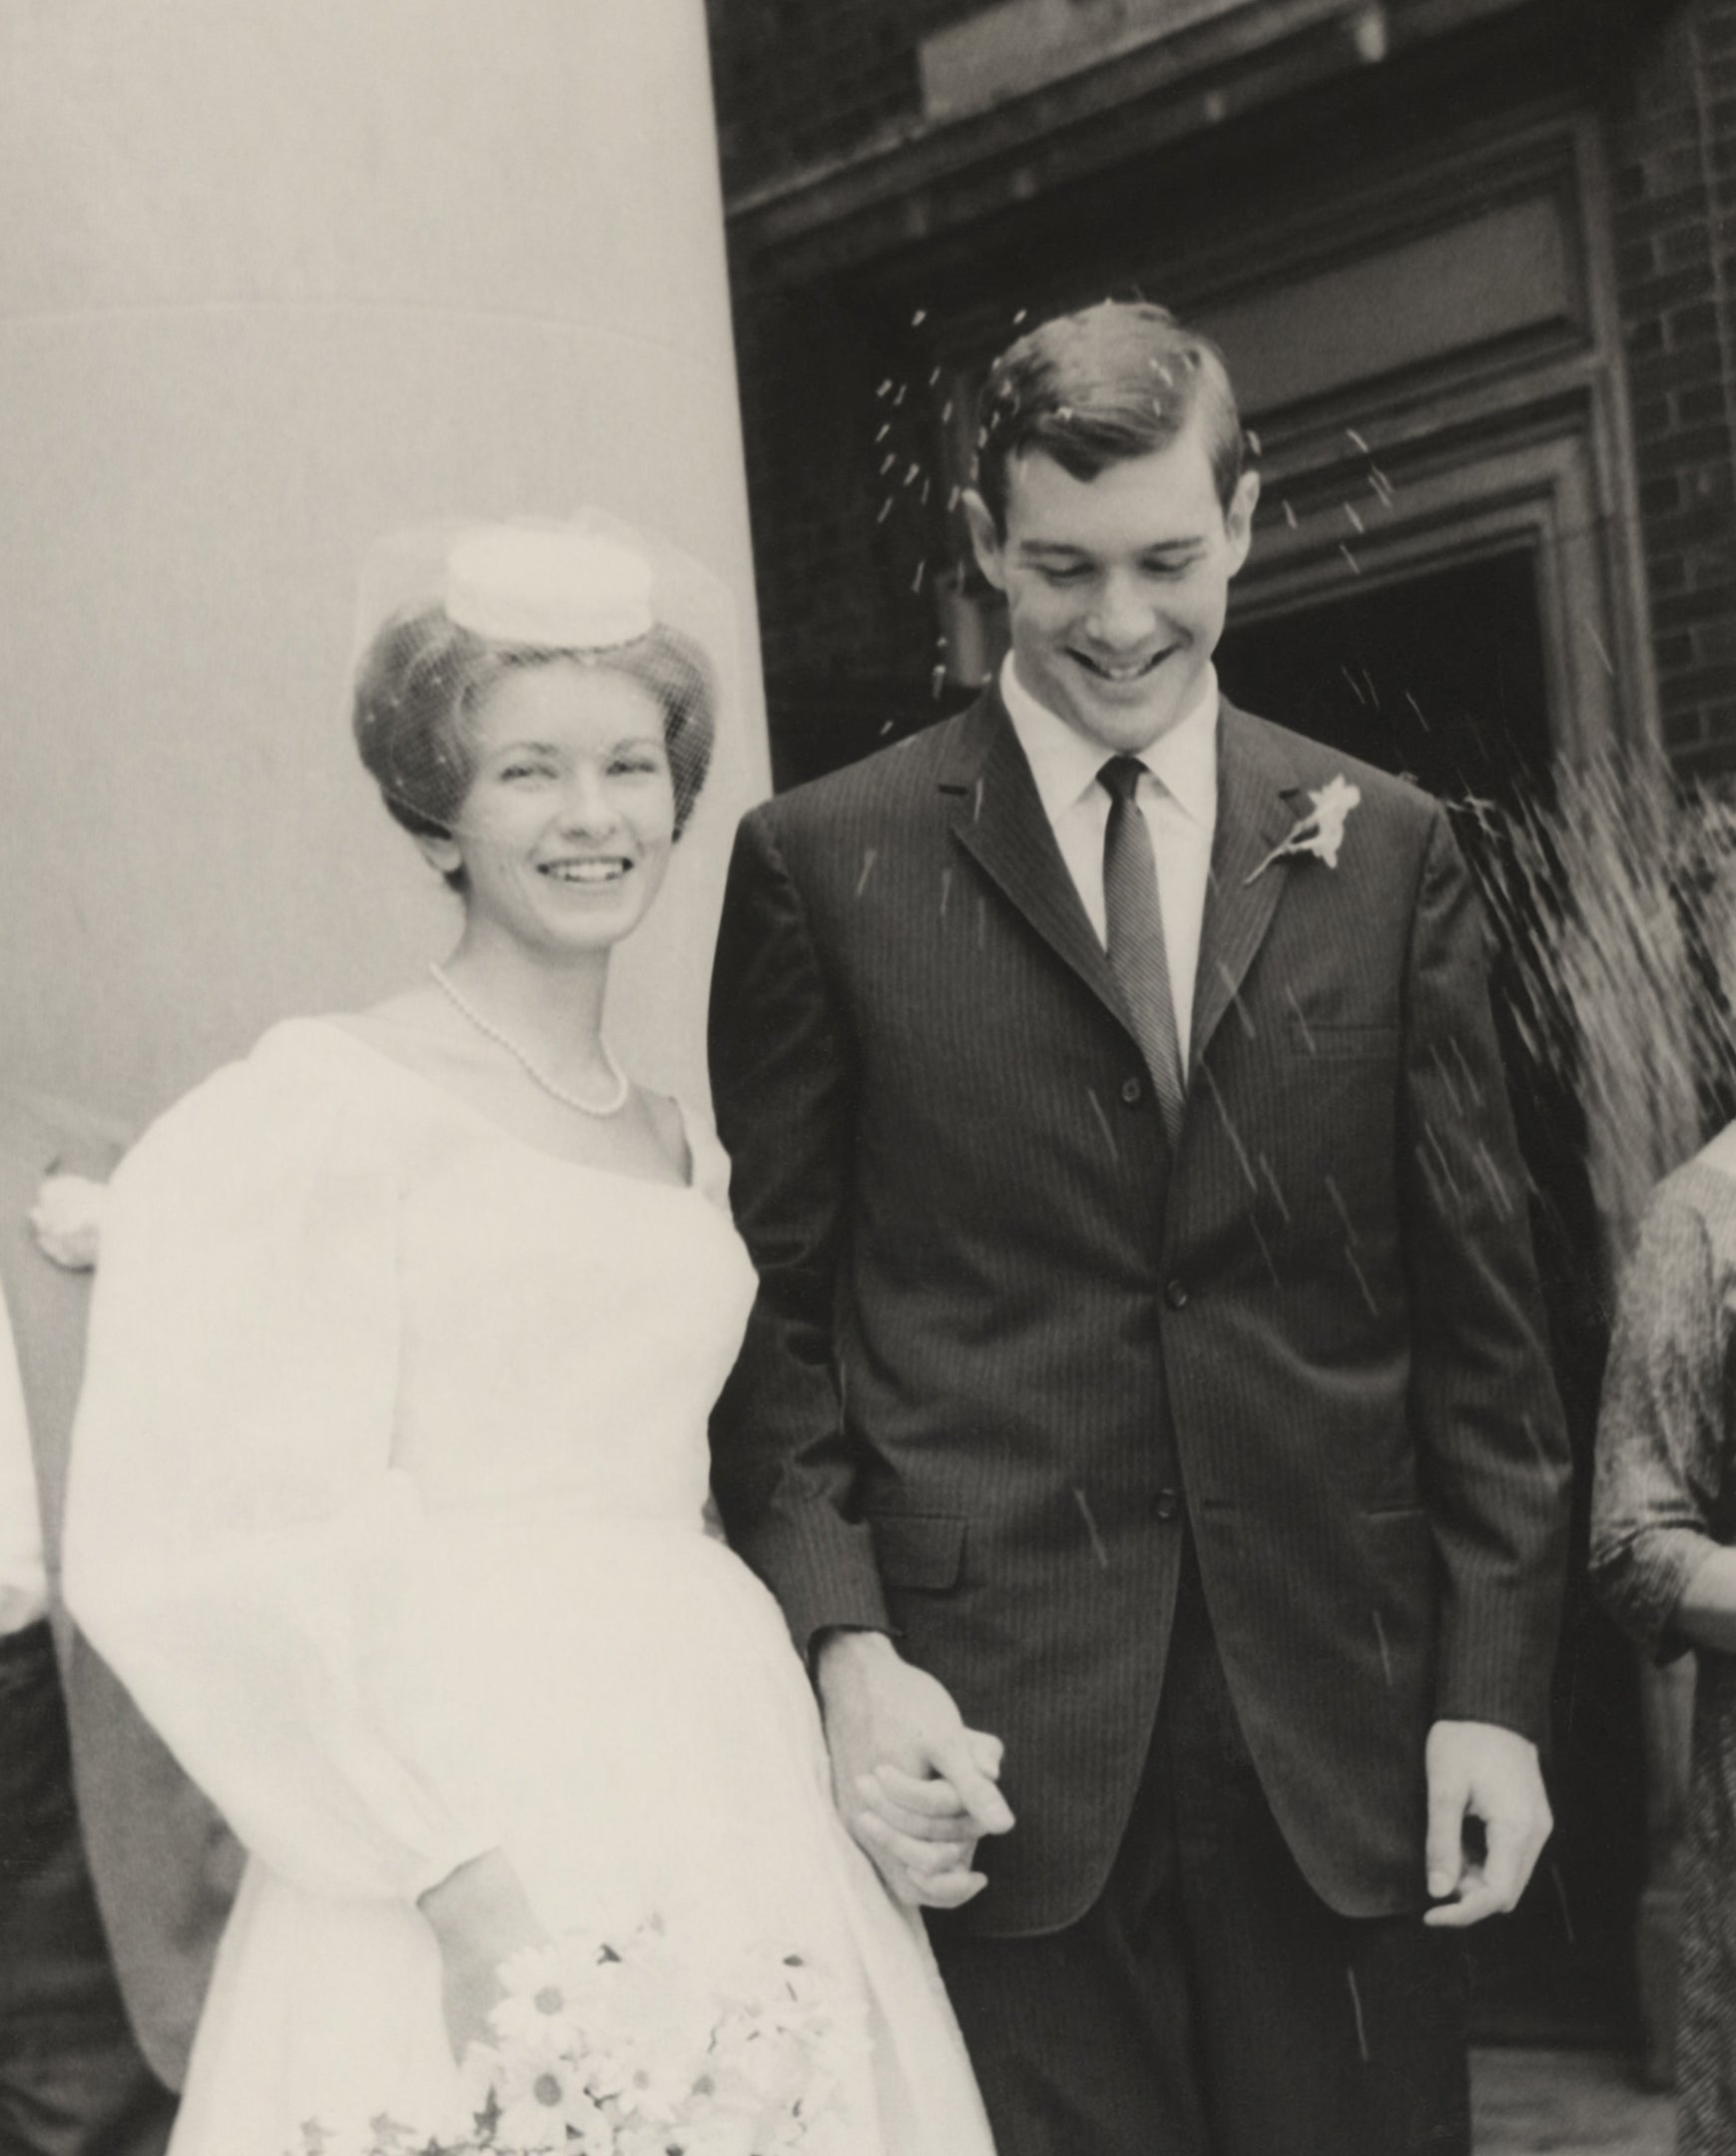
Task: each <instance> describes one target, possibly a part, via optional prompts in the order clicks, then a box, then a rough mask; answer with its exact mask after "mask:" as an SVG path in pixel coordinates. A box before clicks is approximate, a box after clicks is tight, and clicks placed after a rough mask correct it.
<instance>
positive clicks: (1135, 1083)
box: [1121, 1078, 1145, 1108]
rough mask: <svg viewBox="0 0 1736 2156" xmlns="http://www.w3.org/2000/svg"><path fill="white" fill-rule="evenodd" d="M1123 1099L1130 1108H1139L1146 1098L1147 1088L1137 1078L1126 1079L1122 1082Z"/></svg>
mask: <svg viewBox="0 0 1736 2156" xmlns="http://www.w3.org/2000/svg"><path fill="white" fill-rule="evenodd" d="M1121 1098H1122V1099H1123V1100H1124V1101H1125V1102H1126V1103H1127V1105H1128V1107H1129V1108H1137V1107H1138V1106H1139V1104H1140V1102H1141V1101H1142V1100H1143V1099H1144V1098H1145V1088H1144V1086H1142V1085H1141V1084H1140V1082H1139V1080H1138V1079H1137V1078H1124V1079H1122V1081H1121Z"/></svg>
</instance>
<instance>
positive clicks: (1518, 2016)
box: [1218, 549, 1643, 2042]
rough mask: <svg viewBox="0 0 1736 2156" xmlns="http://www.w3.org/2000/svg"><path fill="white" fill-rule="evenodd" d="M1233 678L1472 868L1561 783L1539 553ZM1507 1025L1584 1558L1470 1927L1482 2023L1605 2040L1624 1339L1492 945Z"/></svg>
mask: <svg viewBox="0 0 1736 2156" xmlns="http://www.w3.org/2000/svg"><path fill="white" fill-rule="evenodd" d="M1231 618H1232V627H1231V629H1230V631H1229V633H1228V634H1227V635H1226V637H1225V639H1224V642H1223V645H1222V647H1221V649H1220V651H1219V655H1218V663H1219V671H1220V674H1221V676H1222V680H1223V686H1224V691H1225V694H1226V695H1227V696H1229V697H1230V698H1231V700H1232V701H1233V702H1235V703H1237V704H1240V705H1242V706H1243V707H1244V708H1245V709H1247V710H1250V711H1255V712H1258V713H1260V714H1261V715H1262V716H1264V717H1268V718H1271V719H1275V720H1277V721H1278V722H1280V723H1281V724H1283V725H1286V726H1290V727H1294V728H1296V729H1297V730H1298V731H1299V732H1301V733H1304V734H1309V735H1312V736H1313V737H1314V738H1315V739H1316V740H1319V741H1324V742H1329V743H1331V744H1332V745H1333V746H1334V747H1336V748H1339V749H1342V750H1343V751H1344V752H1345V753H1346V754H1347V755H1350V756H1356V757H1360V758H1361V759H1363V760H1364V761H1365V762H1367V763H1370V764H1374V765H1377V766H1380V767H1382V768H1383V769H1385V770H1387V771H1391V772H1402V773H1405V774H1407V775H1409V776H1410V777H1411V778H1413V779H1414V780H1415V781H1416V782H1417V783H1418V784H1419V785H1420V786H1423V787H1425V788H1427V789H1428V791H1429V792H1431V793H1432V794H1434V795H1436V796H1437V797H1438V798H1440V799H1441V800H1443V801H1445V802H1447V804H1448V805H1449V806H1450V807H1451V808H1452V810H1453V823H1454V828H1455V831H1456V833H1457V836H1458V838H1459V841H1460V844H1461V846H1462V848H1463V850H1464V852H1465V854H1466V856H1467V858H1468V859H1469V860H1470V862H1471V865H1472V867H1473V869H1474V868H1480V867H1483V866H1486V865H1487V864H1488V861H1489V858H1490V849H1491V847H1492V846H1494V845H1495V844H1496V843H1498V839H1497V837H1496V826H1495V823H1494V819H1493V818H1492V817H1491V816H1490V814H1489V809H1490V808H1494V807H1498V806H1504V805H1506V804H1508V803H1510V802H1511V801H1513V800H1514V798H1515V796H1516V795H1517V794H1519V793H1520V792H1521V791H1522V790H1524V789H1525V788H1537V789H1545V790H1546V788H1547V786H1548V772H1549V762H1550V743H1549V726H1548V693H1547V679H1546V672H1545V665H1544V655H1543V642H1542V634H1541V625H1540V620H1539V613H1538V600H1537V590H1536V571H1535V564H1534V562H1533V560H1532V557H1531V555H1530V553H1529V552H1528V551H1526V550H1523V549H1515V550H1510V551H1507V552H1504V553H1497V554H1492V555H1488V556H1485V557H1483V558H1480V559H1476V560H1471V561H1466V562H1462V563H1458V564H1455V565H1453V566H1451V567H1449V568H1445V569H1439V570H1435V571H1431V572H1430V573H1428V574H1423V575H1417V576H1415V577H1411V578H1408V579H1403V580H1400V581H1396V582H1391V583H1383V584H1380V585H1377V586H1373V587H1371V588H1369V589H1367V590H1359V591H1354V592H1352V593H1351V594H1349V595H1348V596H1345V597H1339V598H1334V599H1332V600H1330V601H1327V602H1324V603H1316V604H1311V605H1309V606H1307V607H1306V608H1303V609H1299V610H1297V611H1295V612H1291V613H1283V614H1276V615H1270V616H1267V617H1266V618H1264V619H1257V620H1254V621H1251V622H1249V623H1248V624H1247V625H1246V626H1242V627H1238V626H1234V621H1235V616H1234V608H1232V617H1231ZM1492 986H1493V989H1494V1002H1495V1010H1496V1020H1497V1025H1498V1026H1499V1028H1500V1031H1501V1036H1502V1049H1503V1052H1504V1054H1505V1056H1506V1061H1507V1070H1508V1076H1509V1081H1510V1084H1511V1090H1512V1095H1513V1105H1514V1110H1515V1114H1516V1116H1517V1119H1518V1124H1519V1139H1520V1145H1521V1147H1522V1150H1523V1154H1524V1159H1525V1166H1526V1169H1527V1171H1528V1174H1529V1177H1530V1180H1531V1213H1532V1224H1533V1230H1534V1234H1535V1239H1536V1247H1537V1257H1538V1264H1539V1270H1540V1271H1541V1273H1542V1276H1543V1290H1544V1298H1545V1302H1546V1305H1547V1313H1548V1320H1549V1325H1550V1329H1551V1335H1552V1341H1551V1345H1552V1348H1553V1352H1554V1359H1555V1373H1556V1378H1557V1381H1558V1383H1559V1385H1560V1389H1561V1395H1562V1399H1563V1402H1564V1404H1565V1407H1566V1411H1567V1420H1568V1426H1569V1429H1570V1432H1571V1435H1572V1441H1573V1450H1574V1465H1575V1516H1574V1533H1573V1546H1572V1571H1571V1576H1570V1581H1569V1587H1568V1608H1567V1618H1566V1626H1565V1631H1564V1636H1563V1646H1562V1652H1561V1657H1560V1661H1559V1664H1558V1666H1557V1669H1556V1673H1555V1699H1554V1733H1553V1758H1552V1761H1551V1763H1550V1794H1551V1799H1552V1802H1553V1804H1554V1808H1555V1815H1556V1831H1555V1838H1554V1840H1553V1842H1552V1843H1551V1844H1550V1847H1549V1849H1548V1850H1547V1851H1545V1853H1544V1858H1543V1862H1542V1864H1541V1865H1540V1866H1539V1868H1538V1872H1537V1876H1536V1878H1535V1879H1534V1880H1533V1882H1532V1885H1531V1887H1530V1890H1529V1891H1528V1892H1527V1894H1526V1896H1525V1899H1524V1901H1523V1903H1522V1904H1521V1905H1520V1908H1519V1909H1518V1911H1517V1912H1516V1913H1515V1914H1514V1915H1513V1916H1512V1917H1510V1918H1508V1919H1506V1920H1504V1921H1502V1922H1498V1923H1496V1924H1494V1925H1492V1926H1487V1927H1485V1928H1484V1929H1483V1930H1482V1931H1481V1932H1479V1933H1476V1934H1473V1952H1474V1960H1475V1967H1476V1993H1475V2020H1476V2025H1477V2028H1478V2031H1479V2033H1480V2034H1481V2035H1482V2036H1484V2037H1485V2038H1492V2039H1495V2040H1507V2041H1531V2042H1538V2041H1575V2040H1578V2041H1608V2040H1611V2039H1617V2040H1621V2039H1625V2038H1627V2037H1629V2036H1630V2035H1631V2033H1632V2030H1633V2027H1634V1994H1633V1975H1632V1965H1631V1963H1632V1939H1633V1920H1634V1910H1635V1905H1636V1900H1637V1895H1638V1890H1639V1885H1640V1870H1641V1863H1642V1835H1643V1781H1642V1769H1641V1750H1640V1729H1639V1703H1638V1689H1637V1682H1636V1679H1635V1676H1634V1672H1633V1666H1632V1662H1631V1660H1630V1658H1629V1655H1628V1652H1627V1650H1626V1648H1625V1646H1624V1644H1623V1643H1622V1641H1621V1640H1620V1639H1619V1638H1618V1637H1617V1636H1616V1635H1615V1633H1614V1631H1613V1630H1612V1628H1611V1627H1609V1626H1608V1625H1607V1624H1606V1622H1605V1621H1604V1620H1603V1618H1602V1617H1601V1616H1600V1615H1599V1614H1598V1612H1597V1611H1596V1610H1595V1609H1594V1608H1593V1607H1592V1606H1591V1604H1590V1603H1589V1601H1588V1599H1587V1597H1586V1594H1585V1589H1584V1569H1585V1504H1586V1498H1587V1494H1588V1489H1589V1467H1590V1461H1591V1448H1592V1438H1593V1433H1594V1427H1595V1419H1596V1409H1597V1391H1598V1385H1599V1382H1600V1380H1601V1375H1602V1367H1603V1358H1604V1353H1605V1350H1606V1347H1607V1325H1606V1316H1605V1313H1604V1310H1603V1308H1602V1297H1601V1292H1600V1286H1599V1280H1598V1274H1597V1257H1596V1253H1597V1245H1598V1239H1597V1223H1596V1219H1595V1215H1594V1212H1593V1209H1592V1203H1591V1196H1590V1186H1589V1180H1588V1177H1587V1174H1586V1168H1585V1133H1584V1120H1583V1116H1582V1113H1581V1111H1580V1107H1579V1102H1578V1100H1577V1097H1576V1092H1575V1087H1574V1083H1573V1074H1572V1073H1571V1072H1563V1071H1560V1070H1558V1069H1557V1070H1553V1071H1548V1070H1540V1069H1539V1068H1538V1067H1537V1066H1536V1064H1535V1063H1534V1061H1533V1060H1532V1059H1531V1058H1530V1056H1529V1055H1528V1053H1527V1051H1526V1050H1525V1048H1524V1045H1523V1042H1522V1040H1521V1038H1520V1030H1519V1028H1518V1026H1517V1025H1516V1024H1515V1023H1514V1020H1513V1016H1512V1009H1513V1004H1512V998H1513V996H1514V994H1515V993H1516V992H1517V979H1516V975H1515V971H1514V969H1513V967H1512V966H1511V964H1510V962H1507V961H1506V959H1505V957H1504V954H1503V952H1502V951H1501V950H1500V949H1498V948H1497V949H1496V951H1495V953H1494V958H1493V969H1492Z"/></svg>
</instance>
